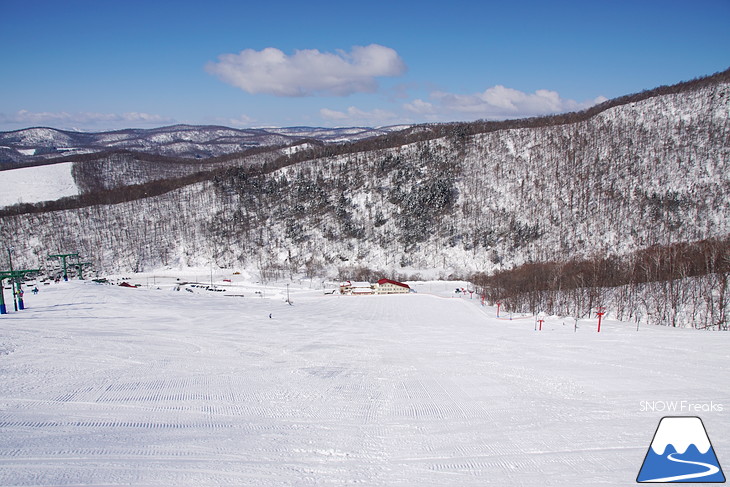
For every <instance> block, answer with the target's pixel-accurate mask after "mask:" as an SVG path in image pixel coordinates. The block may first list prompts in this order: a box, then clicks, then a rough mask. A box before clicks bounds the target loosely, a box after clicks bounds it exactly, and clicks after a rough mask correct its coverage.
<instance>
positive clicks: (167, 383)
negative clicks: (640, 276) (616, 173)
mask: <svg viewBox="0 0 730 487" xmlns="http://www.w3.org/2000/svg"><path fill="white" fill-rule="evenodd" d="M230 277H233V278H234V280H235V276H230ZM149 278H150V282H152V281H153V279H152V276H149ZM135 279H137V280H140V281H142V282H143V283H144V282H145V278H144V277H143V276H137V277H135ZM154 281H155V283H156V286H159V287H162V288H163V289H162V290H159V291H157V290H146V289H124V288H120V287H116V286H99V285H94V284H85V283H81V282H78V281H76V282H69V283H61V284H55V285H50V286H42V289H41V292H40V294H39V295H38V296H33V295H31V294H30V293H27V294H26V304H27V307H28V309H26V310H25V311H22V312H18V313H10V314H8V315H4V316H0V326H1V327H2V334H0V379H1V382H0V384H2V385H1V386H0V431H2V434H0V485H3V486H30V485H33V486H51V485H89V486H102V485H104V486H107V485H150V486H151V485H178V486H205V485H210V486H220V485H237V486H246V485H251V486H262V485H264V486H266V485H349V484H359V485H367V486H394V485H400V486H414V487H423V486H433V487H445V486H455V487H456V486H458V487H464V486H479V487H481V486H484V485H503V486H535V487H543V486H546V485H556V486H557V485H559V486H565V487H572V486H575V487H578V486H581V487H582V486H588V485H590V486H595V485H604V486H625V485H630V484H633V483H634V479H635V478H636V475H637V472H638V470H639V468H640V466H641V464H642V460H643V459H644V455H645V453H646V451H647V448H648V446H649V444H650V442H651V440H652V435H653V433H654V431H655V429H656V425H657V424H658V421H659V419H660V417H661V416H663V415H664V414H666V412H664V413H662V412H660V411H654V412H649V411H647V410H646V408H644V407H643V402H646V401H657V402H660V401H672V400H677V401H681V400H687V401H689V402H690V403H710V402H711V401H712V402H714V403H715V404H718V403H719V404H722V405H724V406H725V409H724V411H721V412H717V411H714V412H705V413H702V419H703V422H704V424H705V426H706V427H707V429H708V433H709V434H710V435H711V437H712V438H713V442H714V447H715V450H716V451H717V452H718V456H720V457H721V458H723V457H722V455H725V456H727V454H728V452H730V421H727V414H728V410H729V409H730V391H729V390H728V388H727V384H728V383H729V382H730V372H728V369H727V367H719V366H718V364H722V363H724V362H725V361H726V360H727V350H728V343H727V338H728V337H727V334H718V333H702V332H697V331H693V330H678V329H669V328H664V327H644V328H642V329H641V331H639V332H637V331H635V327H634V326H633V325H626V324H622V323H619V322H614V321H604V323H603V326H602V330H601V333H600V334H598V333H596V332H595V321H594V320H586V321H581V322H580V323H579V328H578V329H577V331H574V330H573V327H572V322H571V323H570V324H564V323H563V322H562V321H561V320H559V319H554V318H549V317H548V318H547V321H546V322H545V323H544V324H543V331H542V332H537V331H534V319H533V318H530V317H528V318H521V319H517V318H518V317H516V316H515V317H514V318H515V319H513V320H511V321H510V320H504V319H503V320H499V319H496V318H495V309H494V308H482V307H481V306H479V305H478V302H477V300H469V299H467V298H453V297H451V296H453V295H452V294H450V293H452V292H453V285H452V284H451V283H439V282H431V283H410V284H411V285H412V287H414V288H415V289H417V290H418V291H419V293H418V294H411V295H402V296H364V297H345V296H342V297H340V296H323V295H322V294H321V291H314V290H309V283H308V282H307V283H306V284H305V285H304V286H302V287H300V286H298V285H296V284H294V283H293V284H291V285H290V291H291V296H292V299H293V301H294V305H293V306H289V305H287V304H285V303H284V302H283V300H282V299H281V295H283V294H284V293H285V287H284V285H283V284H281V285H279V286H272V285H269V286H268V287H267V294H266V296H267V297H266V298H260V297H249V296H247V297H244V298H240V297H223V296H221V295H220V294H214V293H209V295H198V294H191V293H187V292H174V291H170V290H167V289H168V286H167V285H165V284H162V283H161V280H160V279H159V277H158V278H155V279H154ZM234 284H235V282H234ZM317 284H318V283H315V286H314V287H319V286H318V285H317ZM272 295H279V297H278V298H270V297H269V296H272ZM6 297H7V294H6ZM270 313H271V315H272V317H271V318H269V314H270ZM692 414H693V415H696V413H692Z"/></svg>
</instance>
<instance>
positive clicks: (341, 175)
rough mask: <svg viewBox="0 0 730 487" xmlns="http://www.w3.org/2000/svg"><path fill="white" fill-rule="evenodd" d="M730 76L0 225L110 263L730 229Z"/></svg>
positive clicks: (610, 242)
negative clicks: (582, 109) (577, 110)
mask: <svg viewBox="0 0 730 487" xmlns="http://www.w3.org/2000/svg"><path fill="white" fill-rule="evenodd" d="M728 78H729V76H728V72H724V73H720V74H718V75H715V76H713V77H709V78H705V79H701V80H697V81H695V82H690V83H684V84H681V85H676V86H674V87H663V88H662V89H658V90H655V91H654V92H647V93H644V94H638V95H632V96H629V97H624V98H622V99H619V101H616V100H613V101H609V102H606V103H605V104H603V106H599V107H594V108H593V109H591V110H589V111H587V112H581V113H578V114H567V115H561V116H557V117H548V118H544V119H530V120H523V121H520V120H517V121H508V122H475V123H471V124H470V123H463V124H440V125H425V126H414V127H411V128H409V129H407V130H404V131H401V132H394V133H391V134H388V135H385V136H382V137H375V138H372V139H367V140H363V141H360V142H353V143H347V144H341V145H324V146H321V145H320V146H316V145H315V146H312V147H310V148H309V149H304V150H301V151H299V152H296V153H292V154H291V155H286V154H285V155H283V156H280V157H277V158H276V159H273V158H269V159H266V160H262V161H259V162H258V163H256V164H253V165H246V164H238V163H236V164H229V165H227V166H226V167H225V168H220V169H216V170H214V171H209V172H199V171H197V170H196V174H197V176H195V177H192V178H189V179H185V178H179V179H178V180H177V182H175V181H172V182H170V183H166V184H169V185H168V186H164V188H163V189H161V190H160V189H159V185H158V186H149V187H145V186H144V184H146V181H149V179H145V178H142V179H140V180H135V181H133V182H135V183H139V184H141V185H142V186H138V187H137V188H136V192H134V191H132V192H131V193H133V194H134V196H133V197H129V198H125V197H123V193H113V191H112V193H113V194H112V193H103V192H102V193H99V195H101V196H99V198H100V199H98V200H94V199H93V198H92V199H87V200H84V201H82V202H79V201H78V200H75V199H74V198H70V199H69V200H68V201H65V202H62V203H61V204H58V205H55V206H54V205H50V206H47V207H41V208H37V207H36V208H31V207H28V208H26V209H18V211H15V212H13V211H5V212H4V213H3V215H4V216H3V217H2V220H0V221H1V230H0V234H1V235H2V238H3V241H5V242H8V243H12V244H13V245H14V246H15V249H16V253H17V254H18V259H19V261H25V262H27V264H28V265H33V264H35V265H36V266H37V265H38V263H39V262H42V261H44V260H45V256H46V255H47V254H48V253H49V252H51V253H55V252H60V251H79V252H80V253H81V254H83V255H84V257H85V258H87V259H89V260H91V261H93V262H94V265H95V267H96V269H97V270H99V271H102V272H104V271H112V270H119V271H122V270H124V271H135V270H143V269H151V268H155V267H158V266H178V265H209V264H210V263H214V264H215V265H219V266H225V267H256V268H258V269H259V270H261V271H262V272H264V273H266V272H269V273H281V272H292V273H294V272H300V271H306V272H308V273H309V274H312V275H314V274H320V275H321V274H329V275H332V274H335V273H337V269H338V268H349V269H351V268H355V267H369V268H375V269H385V270H391V271H393V272H396V271H397V272H416V271H417V270H419V269H420V270H422V269H441V270H442V273H443V274H444V275H449V274H452V273H457V274H462V275H466V274H468V273H471V272H475V271H491V270H495V269H503V268H508V267H511V266H513V265H518V264H521V263H524V262H528V261H545V260H564V259H570V258H575V257H589V256H596V255H597V256H606V255H617V254H624V253H628V252H631V251H635V250H639V249H643V248H646V247H649V246H652V245H667V244H671V243H676V242H684V241H695V240H701V239H706V238H712V237H723V236H725V235H727V234H728V233H730V232H729V227H730V221H729V218H728V215H730V211H729V210H730V208H729V206H730V198H729V197H728V196H729V195H730V170H729V167H728V164H729V162H728V161H730V121H729V120H728V119H729V118H730V117H729V111H730V110H729V107H730V105H729V103H730V102H729V97H730V80H729V79H728ZM114 170H115V169H114V165H113V164H107V165H105V166H103V172H102V173H99V172H98V171H97V174H98V175H99V178H101V180H102V182H101V183H99V184H100V187H101V188H106V190H107V191H109V190H110V189H111V190H113V188H115V187H118V186H119V185H120V184H121V185H123V184H124V182H125V181H126V180H127V179H125V178H121V179H120V178H119V177H118V174H117V175H115V173H114ZM188 175H189V174H188ZM87 177H88V175H87ZM80 179H81V178H80ZM109 180H114V181H117V182H116V183H115V184H108V183H107V182H104V181H109ZM155 188H158V189H155ZM98 189H99V187H98V186H97V187H93V185H92V186H90V187H89V188H87V195H88V196H94V191H97V190H98ZM105 195H106V196H105ZM115 195H116V196H115ZM120 195H122V196H120ZM88 196H87V198H88ZM104 198H108V199H106V200H105V199H104ZM104 201H107V203H108V204H104ZM64 207H65V208H68V209H62V208H64ZM13 213H16V214H13Z"/></svg>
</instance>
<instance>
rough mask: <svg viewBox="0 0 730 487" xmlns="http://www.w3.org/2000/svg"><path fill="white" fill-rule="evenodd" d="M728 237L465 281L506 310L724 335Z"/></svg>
mask: <svg viewBox="0 0 730 487" xmlns="http://www.w3.org/2000/svg"><path fill="white" fill-rule="evenodd" d="M729 275H730V236H726V237H724V238H718V239H707V240H702V241H697V242H688V243H677V244H673V245H668V246H653V247H649V248H646V249H643V250H640V251H637V252H633V253H631V254H628V255H625V256H615V257H606V258H595V259H586V260H572V261H567V262H541V263H534V262H531V263H526V264H523V265H521V266H518V267H516V268H513V269H509V270H501V271H497V272H494V273H491V274H477V275H474V276H473V277H472V282H474V283H475V284H476V285H477V286H478V288H479V292H480V293H481V294H482V295H483V296H484V297H485V299H486V300H487V301H489V302H490V303H497V302H500V303H501V304H502V306H503V307H504V308H503V309H505V310H506V311H513V312H529V313H534V314H536V313H539V312H543V313H547V314H550V315H562V316H574V317H576V318H581V317H584V316H590V314H591V312H592V311H593V310H594V309H595V308H596V307H597V306H608V307H609V308H611V311H612V312H613V313H614V315H615V316H616V317H617V318H618V319H631V320H634V321H642V320H643V321H649V322H653V323H656V324H666V325H670V326H685V325H688V326H692V327H695V328H713V329H720V330H727V329H728V318H729V317H730V315H728V309H727V308H728V304H729V303H730V296H729V294H730V287H729V286H728V276H729Z"/></svg>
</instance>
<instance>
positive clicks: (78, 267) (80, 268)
mask: <svg viewBox="0 0 730 487" xmlns="http://www.w3.org/2000/svg"><path fill="white" fill-rule="evenodd" d="M85 265H86V266H89V265H91V262H74V263H72V264H71V267H75V268H76V270H77V271H78V273H79V279H80V280H82V281H83V280H84V266H85Z"/></svg>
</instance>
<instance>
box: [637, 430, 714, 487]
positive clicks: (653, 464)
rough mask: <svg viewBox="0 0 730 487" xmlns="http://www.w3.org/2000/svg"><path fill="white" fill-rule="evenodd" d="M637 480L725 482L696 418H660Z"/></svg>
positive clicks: (708, 439)
mask: <svg viewBox="0 0 730 487" xmlns="http://www.w3.org/2000/svg"><path fill="white" fill-rule="evenodd" d="M636 481H637V482H639V483H644V482H678V483H684V482H701V483H724V482H725V475H724V474H723V472H722V468H721V467H720V462H718V461H717V456H716V455H715V450H714V449H713V448H712V444H711V443H710V438H709V437H708V436H707V431H706V430H705V425H704V424H703V423H702V420H701V419H700V418H698V417H696V416H665V417H663V418H662V419H661V421H659V426H657V429H656V432H655V433H654V438H653V439H652V440H651V445H650V446H649V450H648V451H647V452H646V457H644V463H643V464H642V465H641V470H639V475H638V476H637V477H636Z"/></svg>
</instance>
